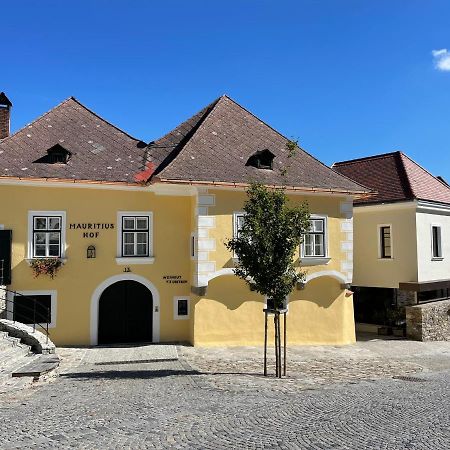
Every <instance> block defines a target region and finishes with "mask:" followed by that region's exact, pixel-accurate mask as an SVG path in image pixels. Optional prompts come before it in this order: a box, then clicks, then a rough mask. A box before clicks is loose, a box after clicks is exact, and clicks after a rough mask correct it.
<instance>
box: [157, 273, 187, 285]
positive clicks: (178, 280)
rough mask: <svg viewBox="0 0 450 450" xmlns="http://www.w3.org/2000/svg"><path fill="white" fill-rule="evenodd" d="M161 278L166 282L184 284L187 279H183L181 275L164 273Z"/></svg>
mask: <svg viewBox="0 0 450 450" xmlns="http://www.w3.org/2000/svg"><path fill="white" fill-rule="evenodd" d="M163 280H165V281H166V283H167V284H186V283H187V280H183V279H182V278H181V275H164V276H163Z"/></svg>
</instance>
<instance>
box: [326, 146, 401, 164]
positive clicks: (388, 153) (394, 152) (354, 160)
mask: <svg viewBox="0 0 450 450" xmlns="http://www.w3.org/2000/svg"><path fill="white" fill-rule="evenodd" d="M398 154H403V153H402V151H400V150H396V151H393V152H387V153H380V154H377V155H371V156H363V157H361V158H355V159H348V160H346V161H337V162H335V163H333V164H332V167H334V166H344V165H347V164H354V163H358V162H361V161H368V160H371V159H381V158H387V157H388V156H395V155H398Z"/></svg>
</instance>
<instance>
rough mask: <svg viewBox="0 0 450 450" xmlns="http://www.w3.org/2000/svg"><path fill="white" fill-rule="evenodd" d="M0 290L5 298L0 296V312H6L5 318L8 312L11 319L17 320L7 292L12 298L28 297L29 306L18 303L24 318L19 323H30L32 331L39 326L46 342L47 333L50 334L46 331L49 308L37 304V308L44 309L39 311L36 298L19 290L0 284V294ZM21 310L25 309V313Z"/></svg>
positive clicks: (13, 305) (11, 300)
mask: <svg viewBox="0 0 450 450" xmlns="http://www.w3.org/2000/svg"><path fill="white" fill-rule="evenodd" d="M2 292H4V294H5V298H4V299H1V298H0V303H1V302H4V308H0V312H3V311H4V312H6V318H7V319H8V314H10V316H11V317H12V321H13V322H18V321H16V310H15V303H14V299H11V298H8V294H12V295H13V297H14V298H15V297H20V298H23V299H28V301H30V306H28V305H23V304H21V305H20V309H21V315H22V316H23V318H24V319H25V321H24V322H20V323H25V324H26V325H32V326H33V330H34V331H36V327H38V328H40V329H41V330H42V332H43V333H44V334H45V337H46V342H47V343H48V338H49V334H50V333H49V331H48V326H49V317H50V308H48V307H46V306H44V305H39V309H41V310H42V309H44V312H41V311H38V310H37V308H36V303H37V300H36V298H34V297H30V296H28V295H23V294H21V293H20V292H16V291H12V290H10V289H6V288H4V287H1V286H0V294H1V293H2ZM23 310H25V314H24V313H23Z"/></svg>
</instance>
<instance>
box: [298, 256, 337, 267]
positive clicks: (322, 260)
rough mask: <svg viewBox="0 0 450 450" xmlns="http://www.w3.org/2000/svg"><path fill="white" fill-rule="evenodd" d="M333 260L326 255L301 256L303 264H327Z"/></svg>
mask: <svg viewBox="0 0 450 450" xmlns="http://www.w3.org/2000/svg"><path fill="white" fill-rule="evenodd" d="M330 261H331V258H329V257H326V256H312V257H303V258H300V264H301V265H302V266H325V265H327V264H328V263H329V262H330Z"/></svg>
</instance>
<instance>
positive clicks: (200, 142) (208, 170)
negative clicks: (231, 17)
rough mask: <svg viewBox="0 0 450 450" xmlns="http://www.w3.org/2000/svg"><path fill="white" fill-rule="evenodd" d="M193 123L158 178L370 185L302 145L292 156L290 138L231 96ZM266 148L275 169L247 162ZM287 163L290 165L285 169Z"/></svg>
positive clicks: (343, 187)
mask: <svg viewBox="0 0 450 450" xmlns="http://www.w3.org/2000/svg"><path fill="white" fill-rule="evenodd" d="M193 124H195V125H193ZM191 125H193V126H190V129H189V131H188V132H185V133H184V139H182V140H180V141H179V142H178V143H177V144H175V146H174V150H173V153H171V154H168V156H167V158H166V160H165V161H163V162H162V163H161V165H160V166H159V167H158V168H157V170H156V171H155V173H154V177H155V178H157V179H162V180H171V181H201V182H218V183H219V182H228V183H249V182H251V181H252V180H255V181H259V182H262V183H264V184H267V185H277V186H282V185H286V186H290V187H291V186H292V187H300V188H310V189H329V190H340V191H346V192H363V191H366V189H365V188H364V187H362V186H360V185H358V184H357V183H355V182H353V181H352V180H349V179H348V178H346V177H344V176H342V175H340V174H338V173H337V172H335V171H333V170H332V169H330V168H329V167H327V166H325V165H324V164H322V163H321V162H320V161H318V160H317V159H315V158H313V157H312V156H311V155H309V154H308V153H307V152H305V151H304V150H302V149H300V148H298V150H297V152H296V154H295V156H294V157H293V158H291V159H290V158H288V149H287V148H286V144H287V142H288V139H287V138H285V137H284V136H282V135H281V134H280V133H278V132H277V131H276V130H274V129H273V128H271V127H270V126H268V125H267V124H265V123H264V122H263V121H261V120H260V119H258V118H257V117H255V116H254V115H253V114H252V113H250V112H249V111H247V110H246V109H244V108H243V107H242V106H240V105H238V104H237V103H236V102H234V101H233V100H231V99H230V98H229V97H227V96H222V97H220V98H219V99H218V100H217V101H215V102H214V103H212V104H211V105H209V106H208V107H207V108H206V109H204V110H202V112H201V113H200V115H196V116H194V118H193V120H192V122H191ZM169 135H170V134H169ZM157 142H158V141H157ZM266 149H267V150H270V152H272V153H273V154H274V155H275V158H274V167H273V170H268V169H257V168H255V167H252V166H248V165H246V163H247V161H248V159H249V158H250V157H251V156H252V155H253V154H255V153H256V152H258V151H262V150H266ZM151 153H152V149H151V148H150V155H151ZM284 168H288V170H287V174H286V175H283V174H282V171H283V169H284Z"/></svg>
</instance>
